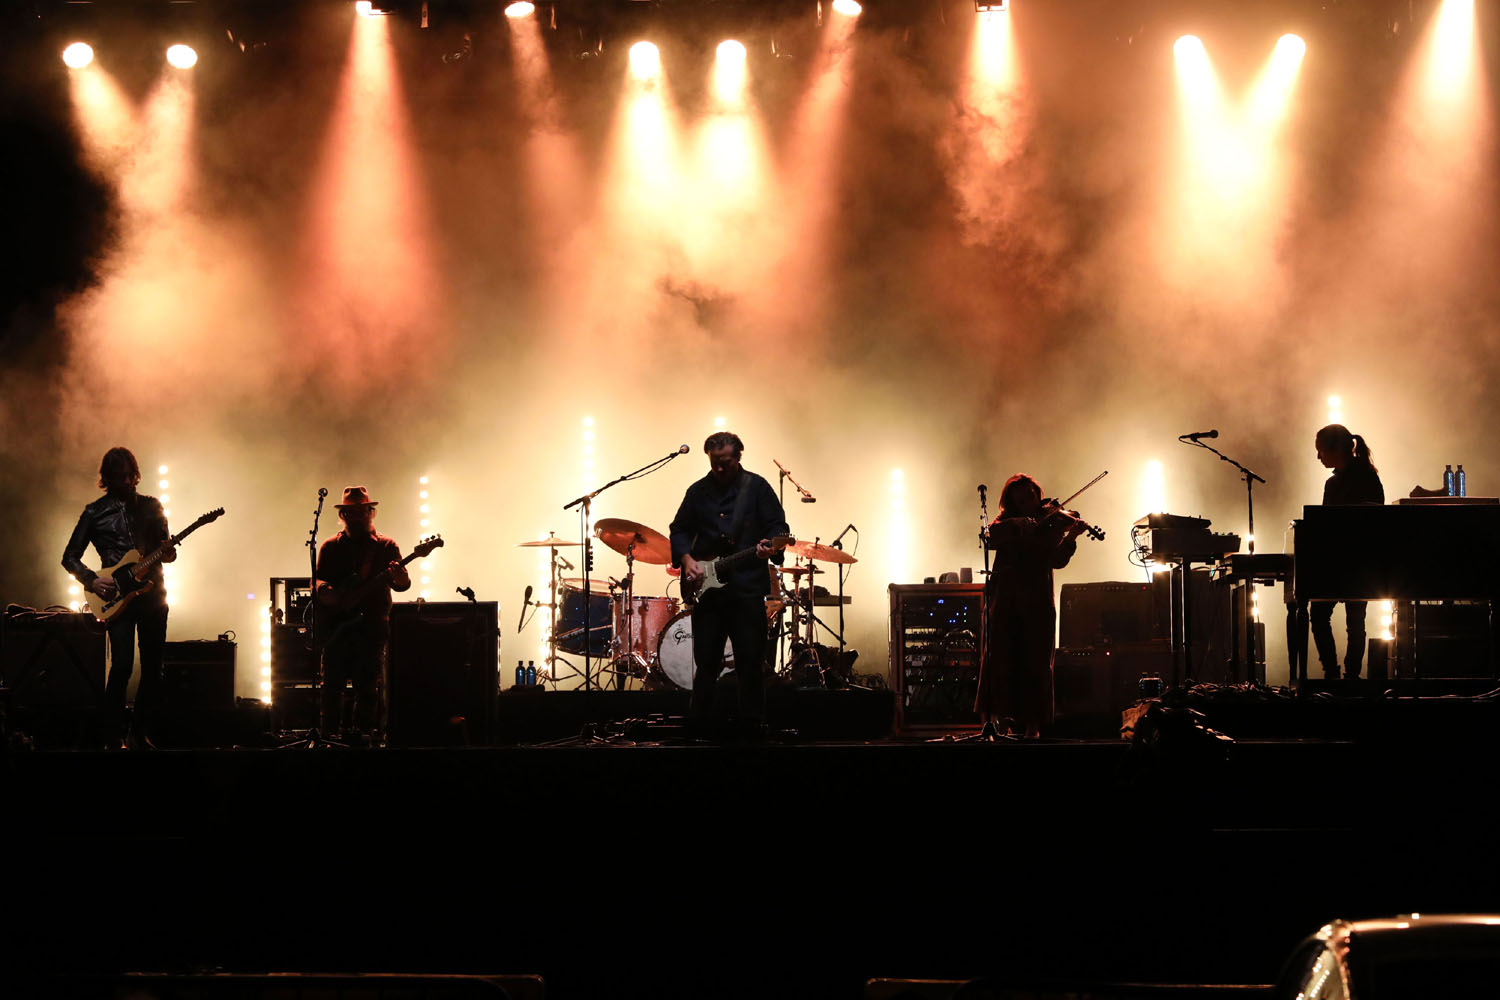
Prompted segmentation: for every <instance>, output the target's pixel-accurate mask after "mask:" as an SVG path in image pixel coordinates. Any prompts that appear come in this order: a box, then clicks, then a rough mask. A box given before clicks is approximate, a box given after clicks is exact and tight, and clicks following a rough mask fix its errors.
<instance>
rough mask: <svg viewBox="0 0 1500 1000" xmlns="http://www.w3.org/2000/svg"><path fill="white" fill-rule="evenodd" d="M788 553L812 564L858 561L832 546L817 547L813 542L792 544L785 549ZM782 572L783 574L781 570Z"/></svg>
mask: <svg viewBox="0 0 1500 1000" xmlns="http://www.w3.org/2000/svg"><path fill="white" fill-rule="evenodd" d="M786 550H787V551H788V552H795V553H797V555H799V556H801V557H802V558H803V559H811V560H812V561H813V562H831V563H855V562H859V560H858V559H856V558H854V557H853V556H851V555H850V554H849V553H847V552H845V551H844V550H843V549H836V548H834V547H833V546H832V545H818V544H817V543H815V542H793V543H792V544H790V545H788V546H787V547H786ZM783 572H785V571H784V570H783Z"/></svg>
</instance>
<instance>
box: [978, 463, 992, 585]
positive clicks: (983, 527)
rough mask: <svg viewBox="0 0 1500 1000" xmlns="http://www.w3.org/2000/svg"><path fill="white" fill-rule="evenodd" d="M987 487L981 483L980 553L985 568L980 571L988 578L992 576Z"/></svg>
mask: <svg viewBox="0 0 1500 1000" xmlns="http://www.w3.org/2000/svg"><path fill="white" fill-rule="evenodd" d="M985 490H986V487H985V485H984V484H983V483H980V484H979V555H980V558H982V559H983V560H984V570H983V572H982V573H980V575H981V576H983V577H984V578H985V579H986V580H988V579H989V578H990V505H989V499H988V496H987V495H986V492H985Z"/></svg>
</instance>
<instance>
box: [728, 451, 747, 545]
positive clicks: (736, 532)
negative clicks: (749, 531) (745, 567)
mask: <svg viewBox="0 0 1500 1000" xmlns="http://www.w3.org/2000/svg"><path fill="white" fill-rule="evenodd" d="M739 491H740V493H739V496H737V497H735V498H734V516H733V517H731V518H730V519H729V542H730V544H731V545H733V546H734V547H736V548H738V547H739V544H740V531H742V530H743V529H744V527H745V514H746V513H747V512H748V511H749V509H750V473H748V472H746V471H745V470H744V469H741V470H740V482H739Z"/></svg>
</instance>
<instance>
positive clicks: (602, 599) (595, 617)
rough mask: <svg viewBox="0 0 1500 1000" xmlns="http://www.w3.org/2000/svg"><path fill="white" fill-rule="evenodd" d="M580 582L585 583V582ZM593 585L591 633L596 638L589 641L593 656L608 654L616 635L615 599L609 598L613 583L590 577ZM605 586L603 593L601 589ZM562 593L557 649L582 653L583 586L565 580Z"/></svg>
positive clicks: (554, 632) (557, 622) (560, 590)
mask: <svg viewBox="0 0 1500 1000" xmlns="http://www.w3.org/2000/svg"><path fill="white" fill-rule="evenodd" d="M578 582H579V583H580V584H581V583H582V582H583V581H582V580H580V581H578ZM589 584H590V586H589V589H590V590H592V591H594V593H592V594H590V595H589V597H588V609H589V612H588V614H589V632H590V633H591V635H592V641H591V642H589V643H588V652H589V655H590V656H607V655H608V654H609V640H610V639H612V638H613V637H614V634H615V628H614V624H613V623H612V615H613V612H612V610H611V608H610V605H611V604H612V603H613V602H612V601H611V600H610V599H609V585H608V584H607V583H605V582H604V581H603V580H590V581H589ZM601 588H602V590H603V593H600V592H599V591H600V590H601ZM558 593H559V595H560V597H561V600H560V601H559V603H560V604H561V605H562V607H561V608H559V609H558V614H557V621H556V623H555V624H554V625H553V627H552V634H553V635H555V636H557V648H558V649H561V650H565V651H567V652H569V653H576V654H578V655H580V656H582V655H583V650H584V641H583V607H584V604H583V602H584V593H583V588H582V587H581V586H575V585H573V584H572V583H570V582H568V581H567V580H564V581H563V583H562V587H561V588H560V589H559V591H558Z"/></svg>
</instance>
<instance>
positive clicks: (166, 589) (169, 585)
mask: <svg viewBox="0 0 1500 1000" xmlns="http://www.w3.org/2000/svg"><path fill="white" fill-rule="evenodd" d="M167 471H168V469H167V467H166V466H165V465H158V466H157V467H156V474H157V475H158V476H160V477H161V478H160V479H158V480H157V481H156V486H157V488H158V489H160V490H161V496H159V497H157V499H158V500H160V501H161V507H162V511H161V512H162V516H163V517H165V518H167V526H168V527H169V528H170V527H171V524H172V508H171V507H170V506H168V505H169V504H170V503H171V502H172V496H171V494H170V493H168V492H167V491H168V490H169V489H171V487H172V484H171V482H170V481H169V480H168V479H167ZM145 554H146V553H144V552H142V553H141V555H145ZM176 591H177V567H176V566H174V565H173V564H172V563H167V562H164V563H162V564H161V595H162V599H163V600H165V601H166V602H167V606H168V607H171V605H172V595H173V594H174V593H176Z"/></svg>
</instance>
